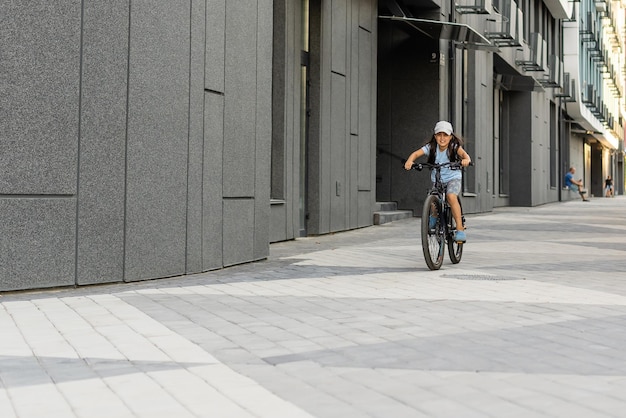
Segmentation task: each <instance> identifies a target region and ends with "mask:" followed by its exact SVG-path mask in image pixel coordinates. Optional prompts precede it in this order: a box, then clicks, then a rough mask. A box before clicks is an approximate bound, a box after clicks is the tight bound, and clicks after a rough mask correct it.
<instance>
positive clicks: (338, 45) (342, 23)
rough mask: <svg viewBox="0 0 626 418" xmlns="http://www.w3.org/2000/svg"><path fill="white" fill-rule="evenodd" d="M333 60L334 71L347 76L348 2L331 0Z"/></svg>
mask: <svg viewBox="0 0 626 418" xmlns="http://www.w3.org/2000/svg"><path fill="white" fill-rule="evenodd" d="M331 3H332V9H331V15H330V22H331V33H330V37H331V41H332V43H331V60H332V67H331V69H332V71H334V72H337V73H339V74H346V68H347V63H346V60H347V49H346V48H347V46H348V39H347V38H348V33H349V32H348V30H349V28H348V6H349V4H350V3H349V2H347V1H346V0H331Z"/></svg>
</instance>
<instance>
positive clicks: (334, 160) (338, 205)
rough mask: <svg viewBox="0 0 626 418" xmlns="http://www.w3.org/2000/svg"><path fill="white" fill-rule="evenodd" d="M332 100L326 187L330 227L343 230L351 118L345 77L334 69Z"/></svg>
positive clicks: (332, 229) (347, 191)
mask: <svg viewBox="0 0 626 418" xmlns="http://www.w3.org/2000/svg"><path fill="white" fill-rule="evenodd" d="M330 93H331V97H332V101H331V118H330V121H329V122H330V126H331V136H330V138H329V140H330V153H329V154H328V155H327V158H329V159H330V167H331V170H330V171H331V184H330V189H329V190H327V193H328V194H329V198H330V202H331V207H330V217H331V220H330V229H331V231H339V230H343V229H345V227H346V213H345V210H346V201H347V196H348V195H349V192H350V191H349V190H348V189H347V187H348V178H347V176H346V172H347V171H348V167H347V161H348V159H347V157H348V156H347V152H346V143H347V142H348V138H349V135H348V129H347V128H348V127H347V123H348V119H347V118H346V116H347V109H346V78H345V77H344V76H341V75H339V74H335V73H332V83H331V85H330Z"/></svg>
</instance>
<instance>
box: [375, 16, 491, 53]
mask: <svg viewBox="0 0 626 418" xmlns="http://www.w3.org/2000/svg"><path fill="white" fill-rule="evenodd" d="M378 18H379V19H386V20H392V21H396V22H400V23H402V24H406V25H408V26H410V27H412V28H413V29H415V30H416V31H418V32H420V33H421V34H423V35H426V36H428V37H429V38H431V39H445V40H449V41H454V43H455V44H457V45H459V46H461V47H463V48H466V49H480V50H487V51H498V50H499V49H498V47H497V46H495V45H493V44H492V43H491V42H489V40H488V39H487V38H485V37H484V36H483V35H481V34H480V33H478V32H476V31H475V30H474V29H472V28H471V27H470V26H468V25H465V24H463V23H454V22H442V21H439V20H428V19H416V18H412V17H405V16H402V17H400V16H378Z"/></svg>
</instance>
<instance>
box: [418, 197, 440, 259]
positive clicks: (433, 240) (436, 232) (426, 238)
mask: <svg viewBox="0 0 626 418" xmlns="http://www.w3.org/2000/svg"><path fill="white" fill-rule="evenodd" d="M440 208H441V201H440V199H439V197H438V196H435V195H429V196H428V197H427V198H426V201H425V202H424V209H423V210H422V251H423V252H424V259H425V260H426V265H427V266H428V268H429V269H431V270H439V268H440V267H441V265H442V264H443V253H444V249H445V236H444V225H443V224H442V223H441V220H440V217H439V210H440ZM431 216H432V217H434V218H436V219H437V222H436V223H435V225H434V226H435V227H434V228H430V225H429V224H430V217H431Z"/></svg>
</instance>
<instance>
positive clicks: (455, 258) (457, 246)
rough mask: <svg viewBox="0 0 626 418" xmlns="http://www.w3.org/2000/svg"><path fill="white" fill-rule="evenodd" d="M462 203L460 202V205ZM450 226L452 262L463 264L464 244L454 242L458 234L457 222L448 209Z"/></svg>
mask: <svg viewBox="0 0 626 418" xmlns="http://www.w3.org/2000/svg"><path fill="white" fill-rule="evenodd" d="M460 204H461V202H460V201H459V205H460ZM461 213H463V208H461ZM447 218H448V225H450V230H449V235H448V255H449V256H450V261H452V263H453V264H458V263H460V262H461V257H462V256H463V243H462V242H456V241H455V240H454V235H455V234H456V222H455V221H454V217H453V216H452V210H451V209H450V208H448V214H447Z"/></svg>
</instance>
